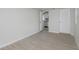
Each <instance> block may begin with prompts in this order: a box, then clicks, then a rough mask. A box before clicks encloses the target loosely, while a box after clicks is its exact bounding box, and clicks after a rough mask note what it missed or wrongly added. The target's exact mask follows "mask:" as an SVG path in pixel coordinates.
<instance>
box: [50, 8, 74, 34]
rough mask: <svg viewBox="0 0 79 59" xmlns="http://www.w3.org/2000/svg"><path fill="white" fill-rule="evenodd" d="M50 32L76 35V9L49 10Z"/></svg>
mask: <svg viewBox="0 0 79 59" xmlns="http://www.w3.org/2000/svg"><path fill="white" fill-rule="evenodd" d="M49 32H56V33H59V32H61V33H70V34H72V35H75V9H74V8H72V9H70V8H62V9H61V8H60V9H59V8H56V9H51V10H49Z"/></svg>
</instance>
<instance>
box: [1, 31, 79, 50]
mask: <svg viewBox="0 0 79 59" xmlns="http://www.w3.org/2000/svg"><path fill="white" fill-rule="evenodd" d="M77 49H78V48H77V45H76V43H75V39H74V37H73V36H71V35H69V34H62V33H59V34H56V33H49V32H39V33H37V34H35V35H32V36H30V37H28V38H25V39H23V40H20V41H18V42H15V43H13V44H11V45H9V46H6V47H4V48H1V50H77Z"/></svg>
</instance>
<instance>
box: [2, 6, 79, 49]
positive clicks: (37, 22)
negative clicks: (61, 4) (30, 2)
mask: <svg viewBox="0 0 79 59" xmlns="http://www.w3.org/2000/svg"><path fill="white" fill-rule="evenodd" d="M78 19H79V9H78V8H0V27H1V29H0V49H1V50H78V49H79V20H78Z"/></svg>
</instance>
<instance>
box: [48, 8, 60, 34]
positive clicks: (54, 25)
mask: <svg viewBox="0 0 79 59" xmlns="http://www.w3.org/2000/svg"><path fill="white" fill-rule="evenodd" d="M59 11H60V10H59V9H50V10H49V32H56V33H58V32H59V31H60V27H59V19H60V17H59V14H60V12H59Z"/></svg>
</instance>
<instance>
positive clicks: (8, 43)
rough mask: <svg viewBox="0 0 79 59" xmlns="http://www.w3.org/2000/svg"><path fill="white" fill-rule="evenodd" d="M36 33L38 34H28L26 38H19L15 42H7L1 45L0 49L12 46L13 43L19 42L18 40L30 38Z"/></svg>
mask: <svg viewBox="0 0 79 59" xmlns="http://www.w3.org/2000/svg"><path fill="white" fill-rule="evenodd" d="M36 33H38V32H34V33H32V34H29V35H27V36H24V37H21V38H19V39H17V40H14V41H9V42H7V43H5V44H3V45H1V46H0V48H3V47H6V46H8V45H10V44H13V43H15V42H17V41H19V40H23V39H24V38H27V37H29V36H32V35H34V34H36Z"/></svg>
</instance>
